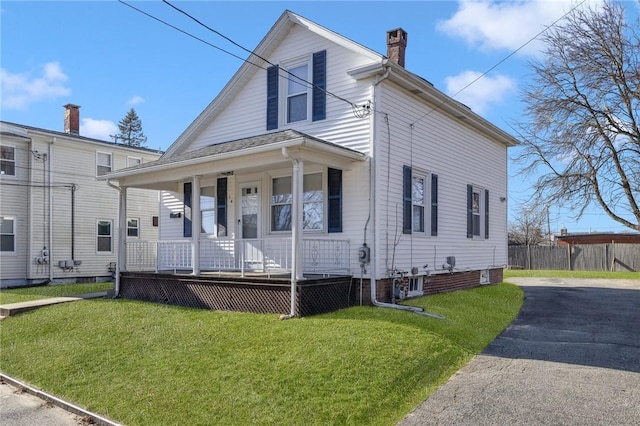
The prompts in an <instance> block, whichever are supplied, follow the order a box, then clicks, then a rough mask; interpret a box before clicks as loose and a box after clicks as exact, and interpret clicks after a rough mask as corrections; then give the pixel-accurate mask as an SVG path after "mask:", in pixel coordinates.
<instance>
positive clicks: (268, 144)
mask: <svg viewBox="0 0 640 426" xmlns="http://www.w3.org/2000/svg"><path fill="white" fill-rule="evenodd" d="M283 148H286V149H287V150H288V151H289V152H290V153H292V154H294V155H295V156H296V157H297V158H299V159H302V160H304V161H310V162H315V163H324V164H328V165H345V164H348V163H350V162H353V161H364V160H365V159H366V155H365V154H364V153H362V152H359V151H356V150H353V149H350V148H347V147H344V146H341V145H337V144H334V143H332V142H328V141H325V140H323V139H320V138H316V137H314V136H311V135H307V134H305V133H302V132H299V131H297V130H291V129H288V130H282V131H279V132H274V133H267V134H262V135H257V136H252V137H248V138H243V139H237V140H233V141H228V142H222V143H217V144H213V145H209V146H206V147H203V148H199V149H196V150H193V151H188V152H184V153H181V154H176V155H172V156H168V157H162V158H160V159H158V160H155V161H150V162H147V163H143V164H139V165H136V166H133V167H128V168H125V169H120V170H116V171H113V172H111V173H107V174H104V175H102V176H98V179H100V180H115V181H121V182H124V181H127V180H130V182H126V183H125V184H127V185H128V184H129V183H131V184H133V183H134V181H136V180H137V179H136V178H139V177H142V176H146V175H149V174H158V173H160V172H162V173H163V174H166V173H169V172H171V171H174V172H175V171H178V169H181V168H186V169H188V171H189V173H188V175H192V174H194V173H195V172H196V170H195V169H194V167H196V166H198V165H203V164H207V163H209V164H210V163H212V162H215V163H216V164H217V165H218V166H219V167H220V170H218V172H223V171H225V170H227V171H228V167H227V168H226V169H225V164H223V163H222V161H223V160H229V162H228V164H230V162H231V161H233V160H238V159H246V158H249V157H253V158H257V159H259V164H260V165H262V166H264V165H266V164H274V163H275V162H284V161H286V162H288V160H286V159H285V158H284V156H283V155H282V149H283ZM267 153H270V154H272V156H271V157H267V156H265V154H267ZM243 163H244V164H245V167H246V162H243ZM235 165H236V166H237V161H236V162H235ZM207 172H208V173H211V172H214V169H212V168H211V167H209V168H208V169H207ZM196 174H197V173H196ZM185 176H186V175H185ZM169 180H175V175H174V176H173V177H172V178H171V179H169ZM156 182H157V181H156ZM133 186H135V184H134V185H133Z"/></svg>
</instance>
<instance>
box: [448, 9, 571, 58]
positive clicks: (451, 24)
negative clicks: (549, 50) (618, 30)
mask: <svg viewBox="0 0 640 426" xmlns="http://www.w3.org/2000/svg"><path fill="white" fill-rule="evenodd" d="M573 6H574V3H573V2H572V1H568V0H554V1H549V0H530V1H508V2H501V1H493V0H461V1H460V2H459V3H458V10H457V11H456V13H455V14H454V15H453V16H452V17H451V18H450V19H448V20H444V21H441V22H440V23H439V24H438V30H440V31H442V32H443V33H445V34H447V35H448V36H450V37H453V38H460V39H463V40H464V41H466V42H467V44H469V45H470V46H472V47H477V48H479V49H480V50H498V49H506V50H509V51H514V50H516V49H518V48H520V47H521V46H522V45H523V44H525V43H527V42H528V41H529V40H530V39H531V38H532V37H534V36H536V35H537V34H538V33H539V32H540V31H542V30H543V29H544V28H546V27H547V26H549V25H551V24H552V23H553V22H555V21H556V20H557V19H558V18H560V17H561V16H563V15H564V14H565V13H567V12H568V11H569V10H571V8H572V7H573ZM539 50H540V44H539V43H538V42H536V41H533V42H531V43H529V44H527V46H525V47H523V48H522V50H521V51H520V52H521V53H526V54H535V53H536V52H538V51H539Z"/></svg>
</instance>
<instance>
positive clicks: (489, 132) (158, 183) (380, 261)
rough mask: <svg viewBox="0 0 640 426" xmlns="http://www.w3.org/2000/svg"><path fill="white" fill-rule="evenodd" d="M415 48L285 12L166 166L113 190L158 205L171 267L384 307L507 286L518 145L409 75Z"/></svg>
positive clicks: (119, 176) (156, 165) (161, 251)
mask: <svg viewBox="0 0 640 426" xmlns="http://www.w3.org/2000/svg"><path fill="white" fill-rule="evenodd" d="M406 45H407V34H406V32H404V31H403V30H402V29H396V30H393V31H389V32H388V34H387V49H388V50H387V56H384V55H381V54H379V53H376V52H374V51H372V50H370V49H368V48H366V47H363V46H361V45H359V44H357V43H355V42H353V41H351V40H349V39H347V38H345V37H343V36H341V35H339V34H336V33H334V32H332V31H330V30H328V29H326V28H324V27H322V26H320V25H317V24H315V23H313V22H311V21H309V20H307V19H305V18H303V17H301V16H299V15H296V14H294V13H292V12H290V11H285V12H284V13H283V15H282V16H281V17H280V18H279V19H278V21H277V22H276V23H275V25H274V26H273V27H272V28H271V30H270V31H269V32H268V33H267V35H266V36H265V37H264V39H263V40H262V41H261V42H260V44H259V45H258V47H257V48H256V49H255V51H254V54H252V55H250V57H249V58H248V61H247V62H245V63H244V64H243V65H242V66H241V67H240V69H239V70H238V71H237V72H236V74H235V75H234V76H233V78H232V79H231V81H229V82H228V83H227V85H226V86H225V87H224V89H223V90H222V91H221V92H220V94H219V95H218V96H217V97H216V98H215V99H214V100H213V101H212V103H211V104H210V105H209V106H208V107H207V108H206V109H205V110H204V111H203V112H202V113H201V114H200V115H199V116H198V117H197V118H196V119H195V121H194V122H193V123H191V124H190V125H189V127H187V128H186V130H185V131H184V132H183V133H182V135H181V136H180V137H179V138H178V139H177V140H176V141H175V142H174V143H173V144H172V145H171V147H170V148H169V149H168V150H167V152H166V153H165V154H164V155H163V157H162V158H161V159H160V160H158V161H155V162H149V163H146V164H142V165H140V166H138V167H136V168H134V169H129V170H123V171H114V172H112V173H110V174H109V175H107V176H106V177H108V178H109V179H111V180H112V181H114V182H115V181H117V182H118V185H120V186H121V187H123V188H125V190H124V191H123V193H124V194H125V198H126V190H131V189H132V188H147V189H156V190H161V191H163V193H162V200H161V208H160V239H161V245H160V246H158V256H159V259H158V264H159V266H160V269H164V270H176V271H177V270H187V271H188V272H190V273H191V274H192V275H196V276H200V275H201V272H206V271H221V270H238V269H241V270H243V271H246V270H257V271H286V272H289V273H291V281H292V287H295V284H296V283H300V282H302V281H303V280H304V279H305V278H308V277H310V276H311V275H317V274H324V275H329V274H343V275H344V274H347V275H350V276H352V277H353V280H354V284H356V285H358V286H359V284H360V283H363V282H364V287H365V290H364V291H365V296H367V297H368V296H370V298H371V301H372V303H374V304H376V303H377V302H378V301H389V300H393V299H394V298H395V297H400V298H402V297H406V296H417V295H422V294H428V293H433V292H438V291H443V290H447V289H454V288H462V287H465V286H466V287H468V286H476V285H480V284H481V283H496V282H500V281H501V280H502V270H503V268H504V267H506V265H507V205H506V196H507V148H508V147H510V146H514V145H516V144H517V143H518V142H517V140H516V139H514V138H513V137H512V136H511V135H509V134H507V133H506V132H504V131H502V130H501V129H499V128H498V127H496V126H494V125H493V124H491V123H489V122H488V121H487V120H485V119H483V118H482V117H480V116H478V115H477V114H475V113H474V112H473V111H471V110H470V109H469V108H468V107H466V106H465V105H462V104H460V103H458V102H456V101H455V100H453V99H451V98H449V97H448V96H446V95H445V94H443V93H442V92H440V91H439V90H437V89H436V88H434V86H433V85H432V84H430V83H429V82H428V81H426V80H425V79H423V78H421V77H419V76H417V75H415V74H413V73H411V72H409V71H408V70H406V69H405V68H404V60H405V48H406ZM433 63H434V66H437V59H436V58H434V60H433ZM122 267H123V268H122V269H123V270H124V269H127V268H129V269H131V268H132V267H135V265H130V264H127V265H124V264H123V265H122ZM397 271H405V272H406V275H407V278H405V280H406V281H405V284H406V287H405V289H404V292H401V293H399V292H398V291H397V289H396V290H395V291H391V283H392V282H393V281H392V279H393V277H394V276H396V275H397V274H398V272H397ZM361 279H362V280H361ZM371 281H373V282H375V283H376V285H375V286H373V287H372V288H371V289H369V283H370V282H371ZM356 285H354V287H356ZM370 290H371V291H370ZM369 292H370V293H369ZM292 310H293V308H292Z"/></svg>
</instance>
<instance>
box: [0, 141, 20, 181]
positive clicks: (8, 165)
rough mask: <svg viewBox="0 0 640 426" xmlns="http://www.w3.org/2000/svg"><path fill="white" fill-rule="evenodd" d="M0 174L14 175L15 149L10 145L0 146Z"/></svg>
mask: <svg viewBox="0 0 640 426" xmlns="http://www.w3.org/2000/svg"><path fill="white" fill-rule="evenodd" d="M0 175H2V176H15V175H16V149H15V148H14V147H12V146H6V145H2V146H0Z"/></svg>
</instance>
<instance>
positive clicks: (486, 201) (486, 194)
mask: <svg viewBox="0 0 640 426" xmlns="http://www.w3.org/2000/svg"><path fill="white" fill-rule="evenodd" d="M484 238H485V239H487V238H489V190H488V189H485V190H484Z"/></svg>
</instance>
